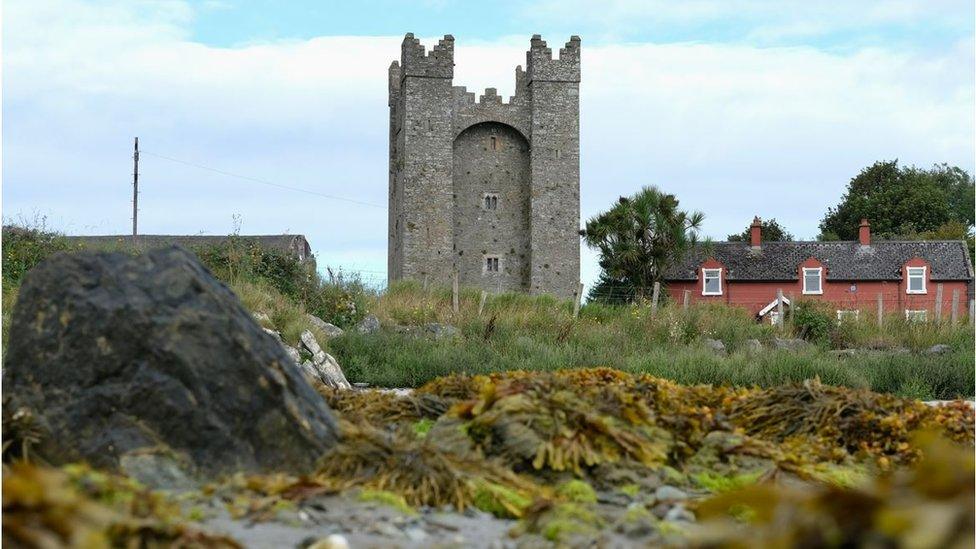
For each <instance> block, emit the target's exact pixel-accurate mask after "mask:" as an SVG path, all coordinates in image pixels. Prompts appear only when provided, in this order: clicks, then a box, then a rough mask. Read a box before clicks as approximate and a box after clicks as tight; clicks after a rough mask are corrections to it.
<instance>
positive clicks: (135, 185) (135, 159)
mask: <svg viewBox="0 0 976 549" xmlns="http://www.w3.org/2000/svg"><path fill="white" fill-rule="evenodd" d="M138 235H139V138H138V137H137V138H136V141H135V147H134V149H133V153H132V242H133V243H135V241H136V237H137V236H138Z"/></svg>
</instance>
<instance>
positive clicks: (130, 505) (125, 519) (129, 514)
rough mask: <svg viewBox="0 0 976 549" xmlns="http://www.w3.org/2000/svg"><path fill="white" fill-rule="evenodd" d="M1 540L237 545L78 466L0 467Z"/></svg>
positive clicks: (125, 484)
mask: <svg viewBox="0 0 976 549" xmlns="http://www.w3.org/2000/svg"><path fill="white" fill-rule="evenodd" d="M3 544H4V545H9V546H11V547H42V548H43V547H51V548H55V547H91V548H101V547H105V548H108V547H146V548H153V547H160V548H161V547H205V548H237V547H240V545H239V544H238V543H237V542H235V541H234V540H233V539H230V538H227V537H224V536H215V535H211V534H207V533H204V532H202V531H199V530H197V529H194V528H191V527H189V526H186V525H185V524H183V523H182V519H181V517H180V516H179V511H178V508H177V507H176V506H175V504H171V503H169V502H168V501H167V500H166V499H165V498H163V497H162V496H161V495H159V494H156V493H153V492H150V491H148V490H146V489H144V488H141V487H139V486H138V485H136V484H135V483H133V482H132V481H130V480H128V479H125V478H123V477H117V476H114V475H108V474H105V473H100V472H97V471H93V470H91V469H88V468H87V467H84V466H68V467H65V468H63V469H56V468H52V467H47V466H39V465H34V464H31V463H27V462H24V461H20V462H17V463H13V464H11V465H9V466H5V467H4V474H3Z"/></svg>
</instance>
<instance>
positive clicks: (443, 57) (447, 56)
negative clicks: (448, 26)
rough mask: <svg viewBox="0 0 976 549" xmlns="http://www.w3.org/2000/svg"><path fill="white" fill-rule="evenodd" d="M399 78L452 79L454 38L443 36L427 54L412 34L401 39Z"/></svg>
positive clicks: (409, 33) (447, 35)
mask: <svg viewBox="0 0 976 549" xmlns="http://www.w3.org/2000/svg"><path fill="white" fill-rule="evenodd" d="M400 68H401V77H405V76H424V77H429V78H453V77H454V37H453V36H451V35H450V34H445V35H444V38H443V39H442V40H440V41H438V42H437V45H436V46H434V47H433V48H431V50H430V53H427V51H426V49H425V48H424V46H423V45H422V44H421V43H420V40H418V39H417V38H414V36H413V33H412V32H408V33H407V34H406V35H405V36H404V37H403V43H402V44H401V45H400Z"/></svg>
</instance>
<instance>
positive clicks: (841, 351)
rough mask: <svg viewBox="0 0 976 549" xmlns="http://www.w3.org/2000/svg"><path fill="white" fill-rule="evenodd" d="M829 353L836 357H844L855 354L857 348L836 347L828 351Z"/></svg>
mask: <svg viewBox="0 0 976 549" xmlns="http://www.w3.org/2000/svg"><path fill="white" fill-rule="evenodd" d="M830 354H832V355H834V356H835V357H837V358H846V357H852V356H855V355H857V349H837V350H835V351H830Z"/></svg>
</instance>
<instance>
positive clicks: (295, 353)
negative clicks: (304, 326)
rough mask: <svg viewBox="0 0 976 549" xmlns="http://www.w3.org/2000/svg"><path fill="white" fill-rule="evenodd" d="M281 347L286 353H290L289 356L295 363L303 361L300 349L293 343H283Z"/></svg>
mask: <svg viewBox="0 0 976 549" xmlns="http://www.w3.org/2000/svg"><path fill="white" fill-rule="evenodd" d="M281 347H282V348H283V349H284V350H285V352H286V353H288V356H290V357H291V359H292V360H293V361H294V362H295V364H298V363H299V362H301V361H302V354H301V352H300V351H299V350H298V349H296V348H294V347H292V346H291V345H286V344H285V343H282V344H281Z"/></svg>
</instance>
